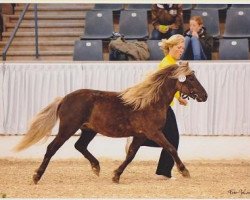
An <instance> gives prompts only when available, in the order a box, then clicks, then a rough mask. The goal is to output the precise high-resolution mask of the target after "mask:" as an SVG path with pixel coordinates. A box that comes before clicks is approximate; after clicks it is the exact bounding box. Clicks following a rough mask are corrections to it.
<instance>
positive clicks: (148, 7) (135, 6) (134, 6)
mask: <svg viewBox="0 0 250 200" xmlns="http://www.w3.org/2000/svg"><path fill="white" fill-rule="evenodd" d="M151 7H152V4H128V7H127V10H147V11H151Z"/></svg>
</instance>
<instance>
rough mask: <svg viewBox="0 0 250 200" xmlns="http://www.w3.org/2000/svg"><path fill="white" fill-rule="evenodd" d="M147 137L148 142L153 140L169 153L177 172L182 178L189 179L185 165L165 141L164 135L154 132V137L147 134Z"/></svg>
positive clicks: (173, 148)
mask: <svg viewBox="0 0 250 200" xmlns="http://www.w3.org/2000/svg"><path fill="white" fill-rule="evenodd" d="M147 137H148V138H149V139H150V140H153V141H154V142H156V143H157V144H158V145H160V146H161V147H163V148H164V149H165V150H166V151H168V152H169V153H170V155H171V156H172V157H173V159H174V161H175V163H176V165H177V168H178V170H179V172H180V173H181V174H182V176H184V177H187V178H189V177H190V174H189V171H188V170H187V168H186V167H185V165H184V164H183V163H182V161H181V159H180V158H179V156H178V153H177V151H176V149H175V147H174V146H173V145H172V144H171V143H170V142H169V141H168V140H167V139H166V137H165V136H164V134H163V133H162V132H156V133H155V134H154V135H150V134H148V135H147Z"/></svg>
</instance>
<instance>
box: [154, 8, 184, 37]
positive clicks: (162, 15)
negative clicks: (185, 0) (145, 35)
mask: <svg viewBox="0 0 250 200" xmlns="http://www.w3.org/2000/svg"><path fill="white" fill-rule="evenodd" d="M182 7H183V6H182V4H153V5H152V9H151V14H152V24H153V26H154V29H153V31H152V34H151V39H152V40H161V39H168V38H169V37H171V36H172V35H175V34H183V17H182V14H183V12H182Z"/></svg>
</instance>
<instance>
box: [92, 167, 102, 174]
mask: <svg viewBox="0 0 250 200" xmlns="http://www.w3.org/2000/svg"><path fill="white" fill-rule="evenodd" d="M92 170H93V172H94V174H95V175H97V176H99V175H100V166H95V167H92Z"/></svg>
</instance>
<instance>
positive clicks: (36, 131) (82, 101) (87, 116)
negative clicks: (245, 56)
mask: <svg viewBox="0 0 250 200" xmlns="http://www.w3.org/2000/svg"><path fill="white" fill-rule="evenodd" d="M180 77H181V78H180ZM185 79H186V80H185ZM176 91H180V92H181V93H182V94H183V95H186V96H189V97H191V98H193V99H196V100H197V101H206V99H207V93H206V91H205V90H204V88H203V87H202V86H201V84H200V83H199V81H198V80H197V79H196V77H195V75H194V73H193V71H191V70H190V68H189V67H188V65H187V64H185V65H171V66H169V67H168V68H165V69H162V70H157V71H156V72H155V73H153V74H151V75H149V76H148V77H147V78H146V79H145V80H144V81H143V82H141V83H139V84H137V85H135V86H133V87H131V88H128V89H126V90H125V91H123V92H121V93H119V92H105V91H98V90H88V89H81V90H77V91H74V92H72V93H70V94H68V95H66V96H65V97H64V98H57V99H56V100H54V102H52V103H51V104H50V105H48V106H47V107H46V108H44V109H43V110H42V111H41V112H40V113H38V114H37V116H36V117H35V118H34V120H33V122H32V123H31V125H30V127H29V130H28V132H27V133H26V135H25V136H24V138H23V139H22V141H21V142H20V143H19V144H18V145H17V146H16V148H15V149H16V150H17V151H20V150H23V149H25V148H28V147H29V146H31V145H33V144H35V143H37V142H38V141H39V140H41V139H42V138H44V137H46V136H49V135H50V133H51V130H52V128H53V127H54V125H55V123H56V121H57V119H58V117H59V119H60V124H59V132H58V134H57V136H56V137H55V139H54V140H53V141H52V142H51V143H50V144H49V145H48V147H47V152H46V154H45V156H44V159H43V162H42V164H41V165H40V167H39V168H38V170H37V171H36V173H35V174H34V176H33V181H34V183H35V184H37V182H38V181H39V180H40V179H41V177H42V175H43V173H44V172H45V169H46V168H47V166H48V164H49V161H50V159H51V157H52V156H53V155H54V154H55V153H56V151H57V150H58V149H59V148H60V147H61V146H62V145H63V144H64V142H65V141H66V140H68V139H69V138H70V137H71V136H72V135H73V134H74V133H75V132H76V131H77V130H78V129H81V131H82V133H81V136H80V138H79V140H78V141H77V142H76V144H75V148H76V149H77V150H78V151H80V152H81V153H82V154H83V155H84V156H85V157H86V158H87V159H88V160H89V162H90V164H91V167H92V170H93V171H94V173H95V174H96V175H99V172H100V165H99V162H98V160H97V159H96V158H95V157H94V156H93V155H92V154H91V153H90V152H89V151H88V149H87V146H88V144H89V143H90V141H91V140H92V139H93V138H94V137H95V136H96V134H97V133H100V134H102V135H105V136H109V137H128V136H133V142H132V144H131V145H130V147H129V151H128V154H127V156H126V159H125V161H124V162H123V163H122V164H121V165H120V166H119V167H118V168H117V169H116V170H115V171H114V177H113V179H112V180H113V182H116V183H118V182H119V179H120V175H121V174H122V173H123V171H124V169H125V168H126V167H127V165H128V164H129V163H130V162H131V161H132V160H133V158H134V157H135V154H136V152H137V151H138V149H139V148H140V146H141V144H142V143H143V142H144V141H145V140H146V139H147V138H148V139H150V140H153V141H155V142H156V143H157V144H159V145H160V146H161V147H163V148H164V149H165V150H167V151H168V152H169V153H170V154H171V156H172V157H173V159H174V161H175V163H176V165H177V168H178V170H179V172H180V173H181V174H182V175H183V176H184V177H189V176H190V175H189V172H188V170H187V169H186V167H185V166H184V164H183V163H182V161H181V160H180V158H179V156H178V154H177V151H176V149H175V148H174V147H173V145H172V144H170V143H169V141H168V140H167V139H166V138H165V137H164V135H163V133H162V131H161V130H162V128H163V126H164V124H165V121H166V111H167V108H168V106H169V104H170V102H171V101H172V99H173V97H174V94H175V93H176ZM169 134H171V133H169Z"/></svg>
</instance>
